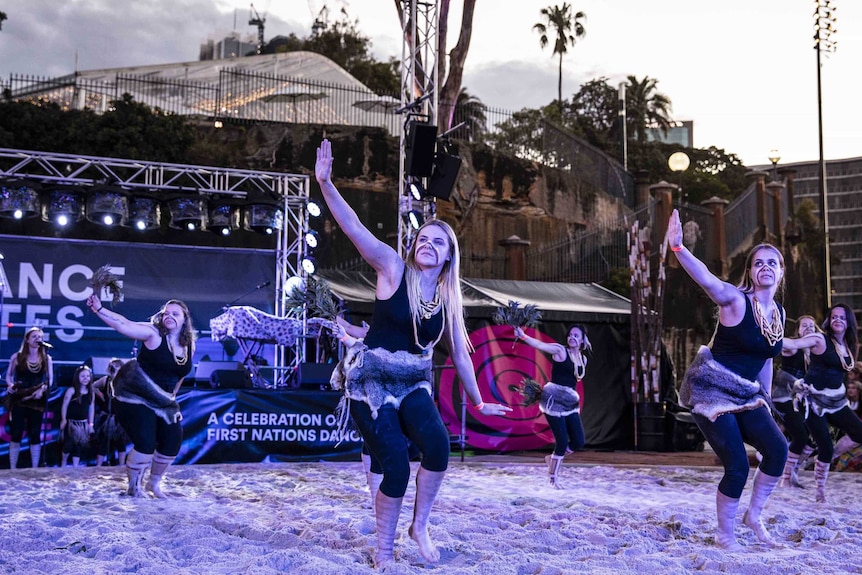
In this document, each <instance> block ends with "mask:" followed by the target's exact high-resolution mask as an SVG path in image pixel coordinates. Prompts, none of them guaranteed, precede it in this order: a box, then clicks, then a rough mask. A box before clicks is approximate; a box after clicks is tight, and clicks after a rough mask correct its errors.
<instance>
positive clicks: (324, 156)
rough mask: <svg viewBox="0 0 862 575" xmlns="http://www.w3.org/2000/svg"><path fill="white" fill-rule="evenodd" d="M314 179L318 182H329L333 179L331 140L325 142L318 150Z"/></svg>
mask: <svg viewBox="0 0 862 575" xmlns="http://www.w3.org/2000/svg"><path fill="white" fill-rule="evenodd" d="M314 177H315V178H317V181H318V182H328V181H329V180H330V179H331V178H332V143H330V141H329V140H323V141H322V142H321V143H320V147H318V148H317V161H316V162H315V164H314Z"/></svg>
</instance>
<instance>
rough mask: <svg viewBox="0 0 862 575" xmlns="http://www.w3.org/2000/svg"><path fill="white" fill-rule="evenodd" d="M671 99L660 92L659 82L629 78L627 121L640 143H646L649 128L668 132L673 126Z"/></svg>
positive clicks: (649, 79)
mask: <svg viewBox="0 0 862 575" xmlns="http://www.w3.org/2000/svg"><path fill="white" fill-rule="evenodd" d="M672 109H673V106H672V105H671V101H670V98H668V97H667V96H665V95H664V94H662V93H661V92H659V91H658V80H656V79H655V78H650V77H649V76H644V78H643V80H638V79H637V78H636V77H635V76H629V77H628V86H626V120H627V124H628V128H629V131H630V133H632V134H634V135H635V138H636V139H637V141H638V142H645V141H646V134H647V128H649V127H651V126H656V127H658V128H660V129H661V130H662V131H664V132H667V130H668V128H671V127H672V125H673V120H672V119H671V110H672Z"/></svg>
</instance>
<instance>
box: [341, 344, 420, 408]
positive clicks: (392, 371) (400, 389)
mask: <svg viewBox="0 0 862 575" xmlns="http://www.w3.org/2000/svg"><path fill="white" fill-rule="evenodd" d="M329 383H330V385H331V386H332V389H339V390H342V391H343V392H344V396H345V397H346V398H347V399H350V400H354V401H364V402H365V403H367V404H368V407H370V408H371V415H372V416H373V417H375V418H376V417H377V411H378V410H379V409H380V408H381V407H382V406H383V405H386V404H390V405H392V406H393V407H395V408H396V409H397V408H398V407H399V406H400V405H401V400H402V399H404V398H405V397H407V395H409V394H410V393H411V392H413V391H415V390H417V389H420V388H421V389H425V390H426V391H427V392H428V393H429V394H432V393H433V391H434V387H433V379H432V375H431V356H430V355H427V356H425V355H414V354H412V353H408V352H406V351H396V352H394V353H393V352H390V351H387V350H385V349H381V348H373V349H369V348H368V347H367V346H365V345H364V344H362V343H358V344H356V345H354V346H352V347H350V348H348V350H347V351H346V352H345V354H344V358H343V359H342V360H341V361H340V362H338V365H337V366H336V367H335V370H333V372H332V377H331V378H330V381H329Z"/></svg>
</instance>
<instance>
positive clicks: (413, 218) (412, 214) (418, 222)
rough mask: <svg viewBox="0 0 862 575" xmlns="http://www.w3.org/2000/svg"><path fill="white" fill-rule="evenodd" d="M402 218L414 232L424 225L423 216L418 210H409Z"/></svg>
mask: <svg viewBox="0 0 862 575" xmlns="http://www.w3.org/2000/svg"><path fill="white" fill-rule="evenodd" d="M404 217H405V218H407V222H408V223H409V224H410V227H412V228H413V229H414V230H418V229H419V228H421V227H422V224H424V223H425V216H424V215H422V212H421V211H419V210H410V211H409V212H407V213H406V214H404Z"/></svg>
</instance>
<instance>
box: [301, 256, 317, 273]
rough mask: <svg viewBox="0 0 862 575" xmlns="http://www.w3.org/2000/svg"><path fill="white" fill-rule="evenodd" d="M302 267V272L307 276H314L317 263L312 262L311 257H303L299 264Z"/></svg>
mask: <svg viewBox="0 0 862 575" xmlns="http://www.w3.org/2000/svg"><path fill="white" fill-rule="evenodd" d="M300 265H301V266H302V270H303V271H304V272H305V273H307V274H308V275H310V276H311V275H314V273H315V272H316V271H317V262H315V261H314V258H313V257H311V256H305V257H304V258H302V262H300Z"/></svg>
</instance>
